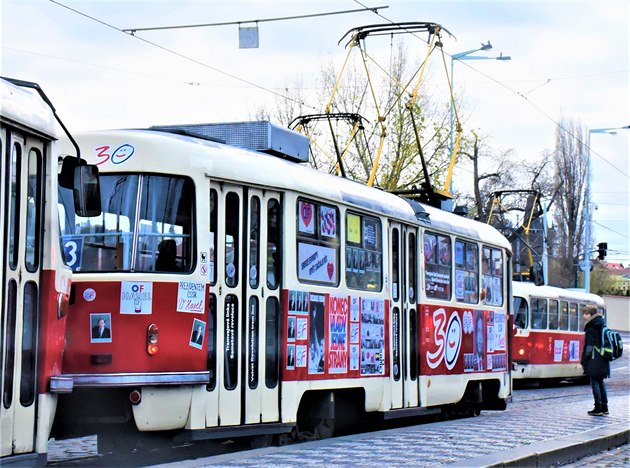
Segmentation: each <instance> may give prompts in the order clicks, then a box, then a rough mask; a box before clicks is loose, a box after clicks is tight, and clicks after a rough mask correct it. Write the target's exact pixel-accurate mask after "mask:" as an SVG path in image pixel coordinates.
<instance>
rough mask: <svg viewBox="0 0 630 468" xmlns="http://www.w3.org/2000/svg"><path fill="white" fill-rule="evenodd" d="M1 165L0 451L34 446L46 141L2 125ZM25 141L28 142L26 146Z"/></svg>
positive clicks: (20, 450) (25, 450)
mask: <svg viewBox="0 0 630 468" xmlns="http://www.w3.org/2000/svg"><path fill="white" fill-rule="evenodd" d="M0 140H1V141H0V146H2V149H1V151H2V158H1V159H2V161H1V163H2V166H1V167H0V175H1V176H0V180H1V182H0V207H1V208H0V217H1V218H2V220H3V222H4V223H6V224H5V225H4V227H3V229H2V230H1V231H0V260H1V264H0V270H1V272H2V273H1V274H0V279H1V281H2V300H1V303H0V312H1V314H0V316H1V320H2V322H1V332H2V334H1V335H0V343H1V349H0V356H1V361H2V383H1V393H2V395H1V396H2V399H1V402H0V456H1V457H4V456H7V455H12V454H21V453H29V452H33V451H34V449H35V447H34V441H35V433H36V429H37V427H36V406H37V405H36V399H37V388H36V363H37V333H38V322H39V285H40V268H41V242H40V239H41V235H40V234H39V232H40V229H41V225H42V224H41V219H40V218H41V214H42V211H41V209H42V207H41V205H42V204H43V203H42V202H41V195H42V193H43V186H42V184H44V183H45V180H46V177H44V174H43V173H42V171H43V169H42V168H43V167H44V166H43V157H44V154H45V152H44V148H45V145H46V142H45V141H43V140H40V139H35V138H30V137H29V138H28V140H25V139H24V138H23V137H22V136H19V135H16V134H15V133H12V132H11V130H10V129H9V128H5V127H3V128H2V133H1V134H0ZM27 145H28V146H27Z"/></svg>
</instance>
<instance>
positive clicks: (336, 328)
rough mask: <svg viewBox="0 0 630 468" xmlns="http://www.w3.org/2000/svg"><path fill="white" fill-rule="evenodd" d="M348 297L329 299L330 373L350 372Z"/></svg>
mask: <svg viewBox="0 0 630 468" xmlns="http://www.w3.org/2000/svg"><path fill="white" fill-rule="evenodd" d="M348 317H349V300H348V297H347V296H345V297H337V296H330V297H329V298H328V372H329V373H331V374H345V373H346V372H348Z"/></svg>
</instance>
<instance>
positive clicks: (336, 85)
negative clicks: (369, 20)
mask: <svg viewBox="0 0 630 468" xmlns="http://www.w3.org/2000/svg"><path fill="white" fill-rule="evenodd" d="M355 43H356V40H353V41H352V42H351V43H350V47H348V53H347V54H346V59H345V60H344V61H343V65H342V66H341V70H340V71H339V76H338V77H337V81H336V82H335V86H334V87H333V90H332V93H331V95H330V101H328V104H326V109H325V111H324V112H325V113H326V114H330V109H331V108H332V103H333V101H334V99H335V94H337V90H338V89H339V83H340V82H341V77H342V75H343V72H344V70H345V69H346V65H347V64H348V59H349V58H350V53H351V52H352V49H353V48H354V45H355Z"/></svg>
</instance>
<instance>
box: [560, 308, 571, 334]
mask: <svg viewBox="0 0 630 468" xmlns="http://www.w3.org/2000/svg"><path fill="white" fill-rule="evenodd" d="M559 329H560V330H568V329H569V304H568V303H567V302H566V301H560V326H559Z"/></svg>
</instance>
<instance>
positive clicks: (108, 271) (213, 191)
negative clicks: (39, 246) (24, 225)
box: [59, 123, 511, 438]
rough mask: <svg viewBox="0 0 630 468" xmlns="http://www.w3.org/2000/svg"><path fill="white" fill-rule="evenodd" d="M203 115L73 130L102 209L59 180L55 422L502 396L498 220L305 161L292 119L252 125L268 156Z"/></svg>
mask: <svg viewBox="0 0 630 468" xmlns="http://www.w3.org/2000/svg"><path fill="white" fill-rule="evenodd" d="M258 124H263V125H265V124H267V125H271V124H268V123H258ZM205 130H206V129H205V128H204V126H201V127H197V128H186V129H179V130H177V131H173V132H170V131H165V130H163V129H162V130H155V129H153V130H152V129H147V130H120V131H104V132H93V133H86V134H83V135H78V136H77V140H78V142H79V144H80V146H81V148H82V151H83V154H84V157H86V158H87V159H88V161H90V162H91V163H93V164H97V165H98V166H99V168H100V171H101V190H102V191H101V193H102V206H103V213H102V215H100V216H98V217H85V218H81V217H78V216H75V215H74V214H73V213H72V210H70V209H69V207H70V203H69V201H68V199H67V198H66V197H67V196H68V194H64V191H63V189H62V192H61V202H62V204H63V207H64V208H65V215H64V216H65V222H64V223H63V232H62V240H63V243H64V245H65V246H66V252H67V253H68V255H67V260H68V263H69V264H70V265H71V266H72V268H73V270H74V281H73V295H72V298H73V299H72V303H71V306H70V310H71V313H70V314H69V317H68V329H67V335H66V338H67V349H66V353H65V355H64V362H63V370H64V374H63V375H62V376H60V377H59V378H60V379H64V380H66V381H71V382H72V386H73V389H72V392H71V393H68V394H66V395H64V396H63V401H62V402H61V404H62V405H63V414H61V415H60V421H59V428H60V431H59V435H63V434H64V433H65V434H69V433H75V434H76V433H78V432H81V430H85V431H88V433H94V432H97V433H99V434H101V433H103V432H104V431H105V429H106V428H107V427H110V428H111V426H112V425H113V424H114V423H120V424H121V425H124V424H126V423H129V424H130V425H131V427H132V428H133V430H135V431H153V432H160V431H167V430H168V431H175V433H176V434H177V436H178V437H180V438H185V437H188V438H204V437H207V438H213V437H214V438H221V437H228V436H234V435H239V434H241V435H253V434H273V433H289V432H291V431H293V433H294V434H295V433H297V434H302V435H303V434H307V433H308V434H311V435H313V434H314V435H315V436H316V437H327V436H330V435H332V433H333V432H334V430H335V428H339V427H340V426H342V425H344V424H348V423H349V422H350V421H353V420H354V419H355V418H354V417H353V416H361V415H366V414H374V415H380V416H381V417H384V418H392V417H401V416H410V415H416V414H426V413H432V412H440V411H442V410H444V409H445V408H446V409H455V408H458V409H463V410H465V411H469V412H476V411H479V410H483V409H504V408H505V404H506V401H507V400H508V399H509V398H510V396H511V379H510V362H509V354H508V339H509V338H510V336H509V335H510V334H509V330H510V329H511V325H510V324H509V317H510V314H509V309H510V307H511V301H510V299H509V298H510V297H511V292H510V287H511V281H510V275H509V272H510V271H511V268H510V261H511V260H510V255H511V251H510V245H509V243H508V242H507V240H506V239H505V238H504V237H503V236H502V235H501V234H500V233H499V232H498V231H496V230H495V229H494V228H492V227H490V226H488V225H486V224H482V223H479V222H475V221H472V220H470V219H466V218H463V217H459V216H457V215H454V214H452V213H447V212H444V211H440V210H437V209H434V208H431V207H427V206H423V205H420V204H419V203H416V202H413V201H408V200H405V199H403V198H400V197H398V196H395V195H392V194H389V193H385V192H383V191H380V190H377V189H374V188H368V187H366V186H364V185H361V184H359V183H355V182H352V181H349V180H347V179H342V178H339V177H334V176H331V175H327V174H324V173H321V172H318V171H315V170H312V169H309V168H307V167H305V166H304V165H303V164H299V163H298V162H296V161H295V159H299V157H296V156H300V155H296V154H289V153H290V151H291V149H292V148H300V147H303V146H304V141H303V140H302V141H297V143H296V140H294V139H302V138H304V137H302V136H301V135H297V134H294V133H293V132H290V131H287V130H283V131H282V132H280V131H279V129H278V128H277V127H276V128H274V129H273V131H272V132H268V131H265V132H263V133H264V134H265V135H275V136H276V137H277V136H278V135H280V138H285V140H284V141H281V142H279V143H278V142H275V141H272V142H267V143H268V145H267V146H266V147H264V149H265V151H266V153H272V154H265V152H264V151H253V150H248V149H241V148H236V147H234V146H229V145H225V144H222V143H219V142H217V141H212V139H211V138H208V137H203V136H202V135H203V134H204V131H205ZM233 131H234V132H236V133H238V132H241V133H244V134H247V133H251V129H249V130H247V131H245V130H244V129H243V128H240V129H239V128H234V129H233ZM284 132H286V133H284ZM185 133H187V134H188V135H185ZM191 135H192V136H191ZM276 143H278V144H276ZM306 145H307V144H306ZM67 148H69V146H68V147H67ZM279 148H282V150H279ZM257 149H259V150H260V146H258V147H257ZM307 150H308V149H307ZM278 156H280V157H278ZM302 156H303V155H302ZM292 159H293V160H292Z"/></svg>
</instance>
